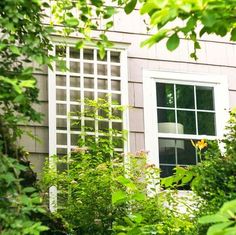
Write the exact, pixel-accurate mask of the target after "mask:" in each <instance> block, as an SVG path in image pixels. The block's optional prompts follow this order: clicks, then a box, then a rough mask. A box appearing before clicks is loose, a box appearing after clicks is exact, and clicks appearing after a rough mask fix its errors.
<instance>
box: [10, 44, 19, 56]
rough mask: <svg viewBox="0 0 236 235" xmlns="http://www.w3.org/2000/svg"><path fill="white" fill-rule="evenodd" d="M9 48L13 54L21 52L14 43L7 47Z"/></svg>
mask: <svg viewBox="0 0 236 235" xmlns="http://www.w3.org/2000/svg"><path fill="white" fill-rule="evenodd" d="M9 49H10V50H11V52H12V53H13V54H15V55H20V54H21V53H20V50H19V48H18V47H16V46H14V45H11V46H10V47H9Z"/></svg>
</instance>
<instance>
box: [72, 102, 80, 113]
mask: <svg viewBox="0 0 236 235" xmlns="http://www.w3.org/2000/svg"><path fill="white" fill-rule="evenodd" d="M70 111H71V112H74V113H78V112H80V105H73V104H71V105H70ZM73 116H74V115H73Z"/></svg>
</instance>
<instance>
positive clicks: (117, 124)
mask: <svg viewBox="0 0 236 235" xmlns="http://www.w3.org/2000/svg"><path fill="white" fill-rule="evenodd" d="M122 126H123V125H122V122H113V123H112V129H114V130H117V131H122V129H123V128H122Z"/></svg>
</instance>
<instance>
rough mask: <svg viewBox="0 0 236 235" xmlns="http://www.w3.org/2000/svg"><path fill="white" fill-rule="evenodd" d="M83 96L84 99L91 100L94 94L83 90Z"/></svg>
mask: <svg viewBox="0 0 236 235" xmlns="http://www.w3.org/2000/svg"><path fill="white" fill-rule="evenodd" d="M84 98H85V99H90V100H93V99H94V94H93V92H90V91H85V92H84Z"/></svg>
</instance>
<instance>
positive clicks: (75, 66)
mask: <svg viewBox="0 0 236 235" xmlns="http://www.w3.org/2000/svg"><path fill="white" fill-rule="evenodd" d="M70 72H71V73H79V72H80V62H74V61H70Z"/></svg>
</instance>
